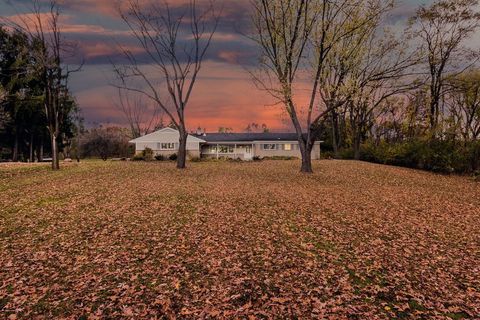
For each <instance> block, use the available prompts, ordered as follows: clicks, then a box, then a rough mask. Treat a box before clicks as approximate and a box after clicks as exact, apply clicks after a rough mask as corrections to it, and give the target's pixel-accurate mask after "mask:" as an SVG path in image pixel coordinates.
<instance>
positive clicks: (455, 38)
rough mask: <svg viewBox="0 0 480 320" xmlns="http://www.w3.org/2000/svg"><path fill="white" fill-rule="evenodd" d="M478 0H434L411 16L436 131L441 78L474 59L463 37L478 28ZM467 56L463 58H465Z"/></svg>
mask: <svg viewBox="0 0 480 320" xmlns="http://www.w3.org/2000/svg"><path fill="white" fill-rule="evenodd" d="M477 8H478V0H436V1H435V2H434V3H433V4H432V5H430V6H428V7H427V6H421V7H420V8H419V9H418V10H417V13H416V15H415V17H414V18H413V19H412V23H413V24H414V25H413V29H412V30H413V33H414V35H416V36H417V37H418V38H419V39H420V40H421V42H422V50H423V51H424V53H425V59H426V64H427V66H428V74H429V76H430V77H429V81H428V82H429V90H430V97H429V98H430V101H429V108H430V114H429V123H430V128H431V129H432V130H434V131H435V130H436V129H437V126H438V121H439V115H440V103H441V98H442V95H443V94H444V86H445V79H446V77H447V76H449V75H450V76H451V74H452V73H456V74H458V73H461V72H462V71H463V70H465V69H466V67H465V64H466V65H470V63H471V61H475V60H476V59H477V57H476V56H473V55H472V54H474V52H472V51H471V50H468V49H467V48H466V47H465V42H466V40H468V39H470V38H471V36H472V35H473V34H474V33H475V32H476V31H477V30H478V28H479V26H480V13H479V12H478V11H477ZM466 58H467V59H466Z"/></svg>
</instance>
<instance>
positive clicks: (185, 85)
mask: <svg viewBox="0 0 480 320" xmlns="http://www.w3.org/2000/svg"><path fill="white" fill-rule="evenodd" d="M126 2H127V9H126V10H122V9H120V15H121V18H122V19H123V21H124V22H125V23H126V24H127V26H128V27H129V28H130V31H131V33H132V35H133V36H134V37H135V39H136V40H137V42H138V43H139V44H140V46H141V47H142V49H143V50H144V51H145V53H146V55H147V57H148V59H147V60H144V61H140V60H139V59H138V58H137V57H136V56H135V54H134V53H132V52H131V51H130V50H128V49H126V48H122V52H123V54H124V56H125V58H126V59H127V61H128V64H126V65H123V66H115V72H116V74H117V76H118V79H119V80H120V82H121V84H120V85H119V86H117V87H118V88H120V89H122V90H127V91H132V92H137V93H141V94H143V95H145V97H147V98H148V99H150V100H151V101H153V102H154V103H155V105H156V106H157V107H158V108H159V109H161V110H162V111H163V112H164V113H165V114H166V115H167V116H168V118H169V120H170V121H171V123H173V125H174V126H175V128H176V129H177V130H178V131H179V133H180V137H179V149H178V158H177V168H179V169H183V168H185V164H186V156H187V152H186V145H187V137H188V132H187V128H186V119H185V110H186V109H187V107H188V104H189V102H190V99H191V97H192V93H193V89H194V87H195V84H196V83H197V81H198V75H199V73H200V70H201V68H202V63H203V60H204V58H205V56H206V54H207V50H208V48H209V47H210V44H211V42H212V38H213V35H214V34H215V31H216V29H217V26H218V22H219V13H218V12H217V11H216V9H215V4H214V3H213V2H207V4H206V5H205V6H200V5H198V4H197V1H195V0H190V1H189V4H188V6H187V8H186V9H184V10H181V7H178V8H175V10H172V9H171V8H170V6H169V4H168V2H166V3H165V5H163V6H160V5H157V4H148V5H146V6H143V5H142V4H141V3H140V1H138V0H127V1H126ZM203 4H204V3H203ZM152 67H153V68H152ZM152 70H158V71H159V72H152ZM159 78H160V83H158V79H159ZM132 80H133V81H132ZM135 81H136V83H135Z"/></svg>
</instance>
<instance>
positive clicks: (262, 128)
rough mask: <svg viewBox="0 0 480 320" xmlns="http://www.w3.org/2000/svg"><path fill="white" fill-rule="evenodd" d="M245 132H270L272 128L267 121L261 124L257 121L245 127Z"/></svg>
mask: <svg viewBox="0 0 480 320" xmlns="http://www.w3.org/2000/svg"><path fill="white" fill-rule="evenodd" d="M245 132H270V129H269V128H268V126H267V125H266V124H265V123H262V124H261V125H260V124H258V123H255V122H252V123H249V124H248V125H247V127H246V128H245Z"/></svg>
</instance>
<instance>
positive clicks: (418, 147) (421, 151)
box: [361, 139, 480, 173]
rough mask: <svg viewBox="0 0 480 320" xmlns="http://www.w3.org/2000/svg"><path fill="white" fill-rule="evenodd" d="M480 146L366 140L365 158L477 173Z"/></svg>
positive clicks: (433, 169) (431, 168)
mask: <svg viewBox="0 0 480 320" xmlns="http://www.w3.org/2000/svg"><path fill="white" fill-rule="evenodd" d="M479 155H480V147H478V145H477V144H476V143H469V144H467V145H462V144H458V143H455V142H454V141H445V140H438V139H437V140H422V139H416V140H411V141H405V142H402V143H394V144H389V143H386V142H381V143H379V144H377V145H374V144H372V143H368V142H367V143H365V144H363V145H362V149H361V159H362V160H365V161H370V162H376V163H382V164H388V165H397V166H402V167H409V168H417V169H424V170H430V171H434V172H443V173H450V172H458V173H466V172H474V171H475V170H476V169H477V168H478V165H479V161H480V160H479V158H480V157H479Z"/></svg>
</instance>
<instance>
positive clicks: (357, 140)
mask: <svg viewBox="0 0 480 320" xmlns="http://www.w3.org/2000/svg"><path fill="white" fill-rule="evenodd" d="M361 140H362V138H361V136H360V131H358V132H355V134H354V137H353V158H354V159H355V160H360V146H361V142H362V141H361Z"/></svg>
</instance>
